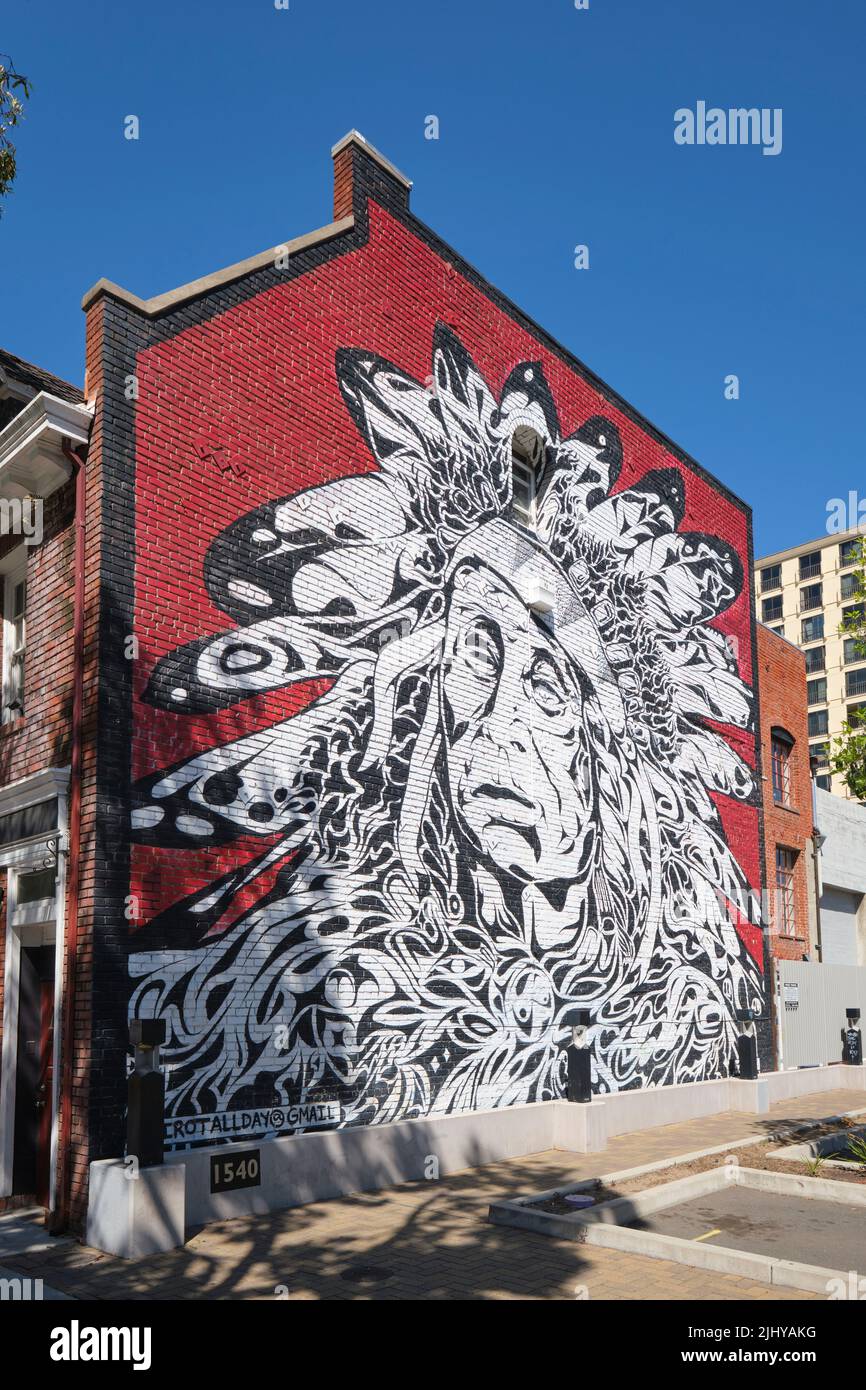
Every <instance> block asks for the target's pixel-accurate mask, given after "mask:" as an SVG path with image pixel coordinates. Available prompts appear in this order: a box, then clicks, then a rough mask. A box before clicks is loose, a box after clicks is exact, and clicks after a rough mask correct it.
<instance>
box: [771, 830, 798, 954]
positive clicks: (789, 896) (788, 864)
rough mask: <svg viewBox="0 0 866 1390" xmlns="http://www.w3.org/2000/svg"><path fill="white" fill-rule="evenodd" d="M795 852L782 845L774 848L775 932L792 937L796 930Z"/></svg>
mask: <svg viewBox="0 0 866 1390" xmlns="http://www.w3.org/2000/svg"><path fill="white" fill-rule="evenodd" d="M796 863H797V855H796V852H795V851H794V850H792V849H786V848H785V847H784V846H783V845H777V846H776V930H777V931H779V932H783V933H784V934H785V936H793V935H794V932H795V930H796V926H797V922H796V913H795V910H794V868H795V865H796Z"/></svg>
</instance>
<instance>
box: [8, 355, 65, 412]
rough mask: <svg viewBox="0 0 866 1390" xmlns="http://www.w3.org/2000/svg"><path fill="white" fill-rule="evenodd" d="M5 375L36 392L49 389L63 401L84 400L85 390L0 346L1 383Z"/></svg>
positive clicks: (48, 390) (49, 391)
mask: <svg viewBox="0 0 866 1390" xmlns="http://www.w3.org/2000/svg"><path fill="white" fill-rule="evenodd" d="M4 376H5V377H6V378H7V379H8V380H9V381H10V382H15V383H16V384H17V385H20V386H24V387H27V388H28V389H29V390H32V391H33V392H34V393H35V394H36V393H38V392H40V391H47V392H48V393H49V394H50V395H52V396H59V397H60V399H61V400H62V401H73V402H74V403H75V404H76V405H77V404H80V403H81V402H83V400H84V392H83V391H81V390H80V389H79V387H77V386H73V385H72V383H71V382H70V381H64V380H63V378H62V377H59V376H53V375H52V373H51V372H46V371H43V370H42V368H41V367H37V366H35V365H34V363H32V362H25V361H24V360H23V358H21V357H15V356H14V354H13V353H11V352H6V351H4V349H3V348H0V383H2V378H3V377H4Z"/></svg>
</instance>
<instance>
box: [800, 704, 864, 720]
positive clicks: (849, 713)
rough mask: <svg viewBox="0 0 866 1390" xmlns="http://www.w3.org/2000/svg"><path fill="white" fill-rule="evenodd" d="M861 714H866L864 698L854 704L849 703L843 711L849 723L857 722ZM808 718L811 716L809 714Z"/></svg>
mask: <svg viewBox="0 0 866 1390" xmlns="http://www.w3.org/2000/svg"><path fill="white" fill-rule="evenodd" d="M863 715H866V700H859V701H858V702H857V704H856V705H849V706H848V708H847V710H846V711H845V718H846V719H847V720H848V723H849V724H857V723H858V722H859V720H860V718H861V716H863ZM809 718H810V719H811V718H812V716H811V714H810V715H809Z"/></svg>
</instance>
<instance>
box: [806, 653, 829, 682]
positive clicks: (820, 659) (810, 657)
mask: <svg viewBox="0 0 866 1390" xmlns="http://www.w3.org/2000/svg"><path fill="white" fill-rule="evenodd" d="M824 661H825V655H824V648H823V647H810V648H809V650H808V651H807V653H806V670H807V671H808V673H809V674H810V675H811V674H812V672H813V671H823V670H824Z"/></svg>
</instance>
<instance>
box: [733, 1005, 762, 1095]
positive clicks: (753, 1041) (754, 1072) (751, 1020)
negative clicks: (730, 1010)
mask: <svg viewBox="0 0 866 1390" xmlns="http://www.w3.org/2000/svg"><path fill="white" fill-rule="evenodd" d="M756 1018H757V1014H756V1013H755V1011H754V1009H737V1012H736V1020H737V1022H738V1023H741V1024H742V1025H743V1029H742V1032H741V1033H740V1036H739V1037H738V1038H737V1063H738V1066H737V1070H738V1072H739V1076H740V1080H741V1081H757V1079H758V1039H757V1035H756V1030H755V1019H756Z"/></svg>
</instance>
